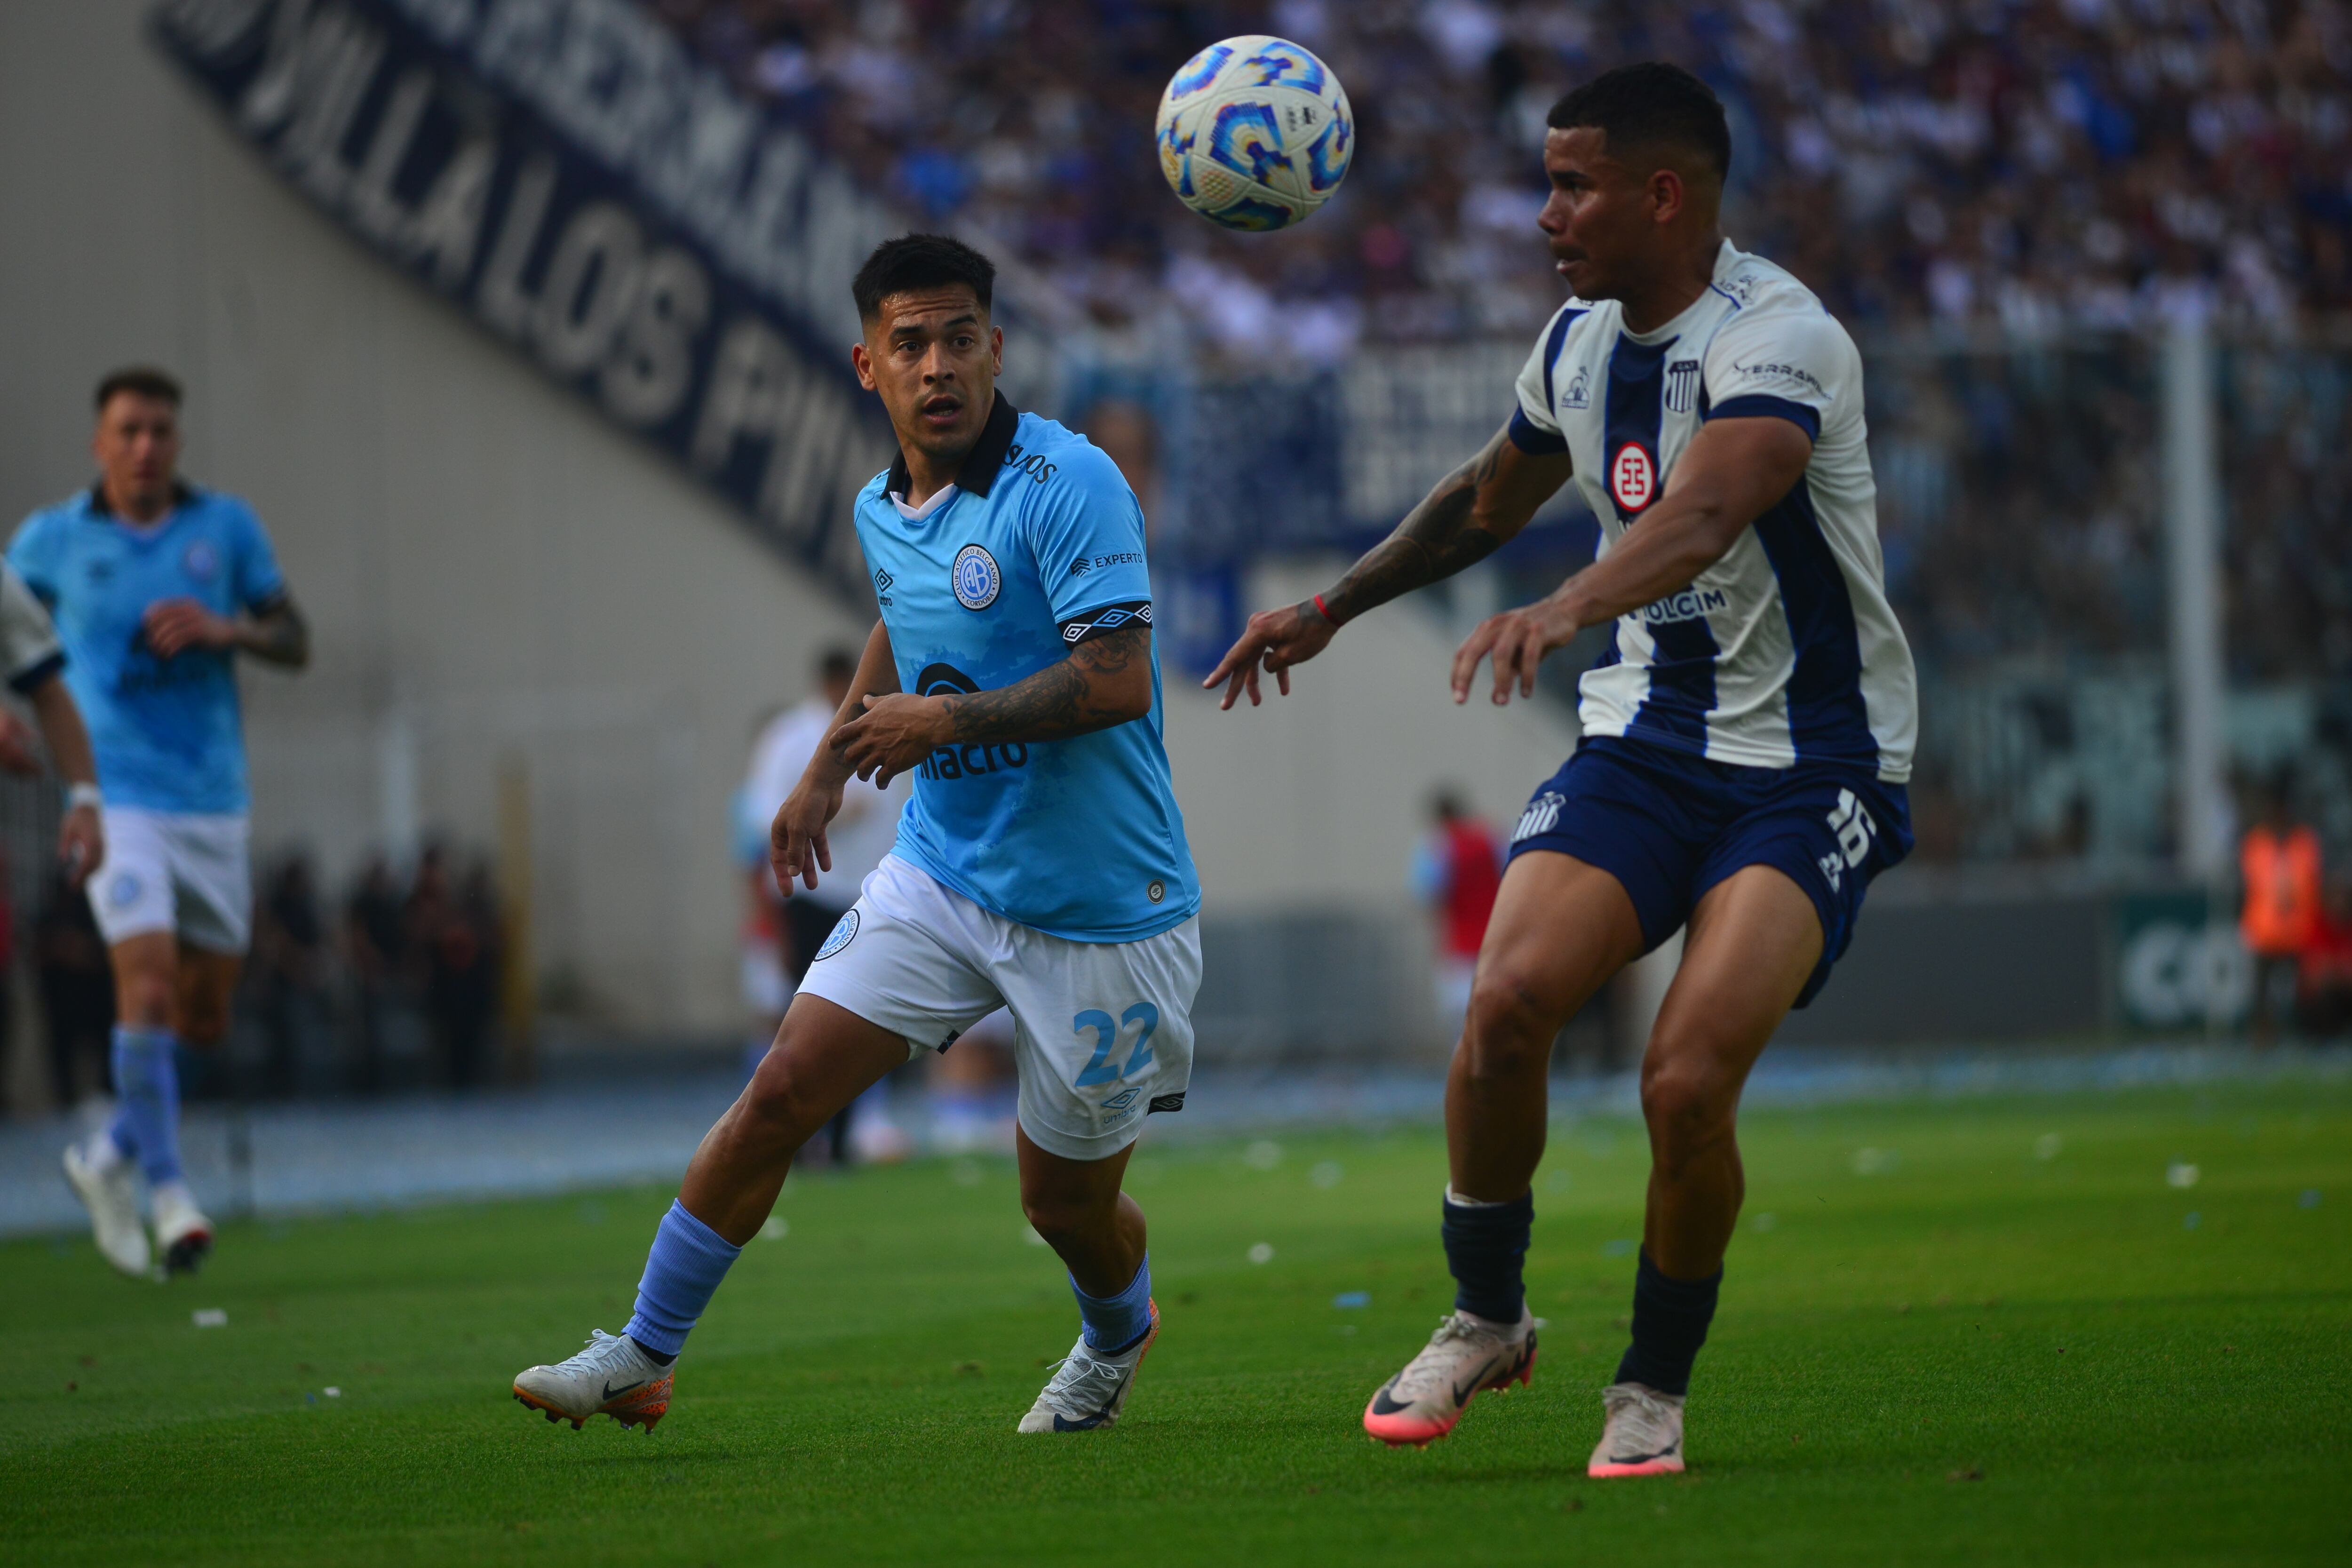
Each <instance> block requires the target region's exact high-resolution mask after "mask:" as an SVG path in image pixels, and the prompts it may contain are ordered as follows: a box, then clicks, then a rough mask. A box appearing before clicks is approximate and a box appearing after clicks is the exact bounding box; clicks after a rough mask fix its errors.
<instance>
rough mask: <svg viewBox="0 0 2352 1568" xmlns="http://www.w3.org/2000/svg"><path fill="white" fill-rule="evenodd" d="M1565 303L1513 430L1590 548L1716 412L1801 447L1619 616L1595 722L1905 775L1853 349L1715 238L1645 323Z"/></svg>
mask: <svg viewBox="0 0 2352 1568" xmlns="http://www.w3.org/2000/svg"><path fill="white" fill-rule="evenodd" d="M1623 316H1624V310H1623V307H1622V305H1621V304H1619V303H1618V302H1617V301H1616V300H1602V301H1601V302H1599V303H1597V304H1595V303H1588V302H1587V301H1585V300H1570V301H1569V302H1568V303H1567V304H1566V305H1564V306H1562V307H1561V308H1560V310H1559V314H1558V315H1556V316H1554V317H1553V318H1552V320H1551V323H1550V325H1549V327H1547V328H1546V329H1545V331H1544V334H1543V336H1542V337H1541V338H1540V339H1539V340H1538V342H1537V344H1536V349H1535V353H1533V354H1532V355H1530V356H1529V357H1528V363H1527V368H1526V369H1525V370H1523V371H1521V372H1520V373H1519V381H1518V394H1519V409H1518V412H1517V414H1516V415H1514V416H1513V417H1512V420H1511V438H1512V439H1513V440H1514V441H1515V442H1516V443H1517V445H1518V446H1519V447H1521V448H1522V449H1523V450H1527V451H1531V452H1558V451H1560V450H1563V449H1565V450H1566V451H1567V452H1568V453H1569V454H1570V457H1571V458H1573V459H1574V461H1575V464H1576V483H1577V486H1578V488H1579V489H1580V491H1581V492H1582V494H1583V497H1584V500H1585V501H1586V503H1587V504H1588V505H1590V506H1591V508H1592V512H1593V515H1594V516H1595V517H1598V518H1599V519H1600V520H1601V554H1602V555H1604V556H1605V555H1606V554H1608V552H1609V551H1610V549H1611V547H1612V546H1613V545H1614V544H1615V543H1616V542H1617V541H1618V540H1620V539H1622V537H1624V533H1625V531H1626V530H1627V529H1629V528H1632V527H1634V526H1635V525H1637V524H1638V523H1639V521H1640V520H1641V517H1642V514H1643V512H1644V511H1646V510H1649V508H1650V507H1651V505H1652V504H1653V503H1654V502H1655V501H1656V500H1657V499H1658V497H1659V496H1660V495H1662V494H1664V491H1665V488H1666V480H1667V479H1668V477H1669V476H1670V475H1671V474H1672V473H1673V472H1674V469H1675V463H1676V462H1678V461H1679V460H1680V459H1681V457H1682V454H1683V452H1684V450H1685V448H1686V447H1688V446H1689V445H1690V442H1691V438H1692V437H1695V436H1696V435H1697V434H1698V430H1699V427H1700V426H1702V425H1704V424H1706V422H1707V421H1708V420H1710V419H1726V418H1746V417H1757V416H1762V417H1775V418H1782V419H1787V420H1790V421H1791V422H1792V423H1794V424H1796V425H1798V426H1801V428H1802V429H1803V430H1804V432H1805V434H1806V435H1807V436H1808V437H1811V440H1812V443H1813V451H1812V458H1811V461H1810V462H1808V463H1807V465H1806V468H1805V473H1804V477H1803V478H1802V479H1800V480H1799V481H1798V482H1797V485H1796V487H1795V488H1794V489H1791V490H1790V492H1789V494H1788V495H1787V496H1786V497H1784V498H1783V499H1782V500H1780V501H1779V502H1777V503H1776V504H1774V505H1773V506H1771V507H1770V508H1769V509H1767V510H1766V511H1765V512H1764V514H1763V515H1762V516H1760V517H1759V518H1758V519H1757V520H1756V521H1755V522H1754V524H1753V525H1752V526H1750V527H1749V528H1748V529H1747V530H1745V531H1742V532H1741V534H1740V536H1739V538H1738V541H1737V542H1735V543H1734V544H1733V545H1732V547H1731V549H1730V550H1729V551H1728V552H1726V553H1725V555H1724V557H1723V558H1722V559H1721V560H1720V561H1717V563H1715V564H1713V565H1712V566H1709V567H1708V568H1707V569H1706V571H1704V572H1702V573H1700V574H1698V576H1697V578H1696V580H1694V581H1693V582H1692V584H1690V586H1689V587H1688V588H1685V589H1684V590H1682V591H1680V592H1678V593H1675V594H1670V595H1667V596H1666V597H1664V598H1662V599H1660V600H1658V601H1657V602H1656V603H1654V604H1651V605H1643V607H1642V608H1641V609H1638V610H1636V611H1634V612H1633V613H1632V614H1631V615H1627V616H1620V617H1619V618H1618V621H1617V628H1616V637H1615V639H1614V641H1613V642H1612V645H1611V647H1610V648H1609V650H1608V652H1606V653H1604V654H1603V655H1602V656H1601V660H1600V662H1598V663H1597V664H1595V665H1594V666H1593V668H1591V669H1590V670H1588V671H1587V672H1586V673H1585V675H1584V678H1583V680H1582V681H1581V683H1580V686H1579V691H1580V699H1581V700H1580V703H1579V713H1580V717H1581V719H1582V721H1583V726H1584V732H1585V733H1586V734H1588V735H1627V736H1632V737H1634V738H1636V739H1639V740H1643V741H1649V742H1656V743H1657V744H1660V745H1664V746H1670V747H1673V748H1675V750H1678V751H1684V752H1695V753H1696V754H1698V755H1700V756H1704V757H1706V758H1709V759H1711V760H1713V761H1716V762H1723V763H1739V764H1741V765H1744V766H1750V767H1774V768H1777V767H1788V766H1790V765H1792V764H1794V763H1798V762H1800V761H1826V762H1837V763H1850V764H1855V765H1860V766H1864V767H1868V768H1870V769H1872V770H1873V771H1874V773H1876V774H1877V776H1878V777H1880V778H1882V779H1885V780H1886V781H1888V782H1890V783H1901V782H1903V781H1904V780H1906V779H1907V778H1909V776H1910V773H1911V753H1912V750H1913V746H1914V744H1915V742H1916V734H1917V728H1918V694H1917V678H1916V674H1915V672H1914V670H1913V668H1912V663H1911V649H1910V645H1909V644H1908V643H1906V641H1905V640H1904V637H1903V628H1902V627H1901V626H1898V625H1897V624H1896V623H1895V611H1894V608H1893V606H1891V605H1889V604H1888V603H1887V599H1886V586H1885V566H1884V563H1883V562H1882V561H1881V558H1880V554H1879V546H1878V513H1877V489H1876V486H1875V484H1874V482H1873V480H1872V478H1871V471H1870V453H1869V451H1868V449H1867V447H1866V445H1865V437H1866V431H1865V428H1864V423H1863V406H1862V403H1863V399H1862V356H1861V355H1860V353H1858V352H1857V351H1856V350H1855V348H1854V346H1853V339H1852V338H1850V337H1848V336H1847V335H1846V331H1845V329H1844V328H1843V327H1842V326H1840V325H1839V324H1838V323H1837V321H1836V320H1835V319H1834V318H1832V316H1831V315H1830V313H1829V312H1828V311H1827V310H1824V309H1823V308H1822V302H1821V300H1818V299H1816V298H1815V297H1814V295H1813V294H1812V292H1811V290H1810V289H1807V288H1806V287H1805V286H1804V285H1803V284H1801V283H1800V282H1798V281H1797V280H1796V279H1794V278H1793V277H1791V276H1790V274H1789V273H1787V272H1786V271H1784V270H1782V269H1781V268H1779V267H1776V266H1774V265H1773V264H1772V263H1770V262H1769V261H1766V260H1764V259H1763V258H1760V257H1756V256H1750V255H1748V254H1746V253H1745V252H1742V251H1739V250H1737V249H1735V248H1733V247H1732V246H1731V244H1730V242H1729V241H1726V242H1725V243H1724V246H1723V248H1722V250H1721V251H1720V252H1719V253H1718V255H1717V259H1716V265H1715V278H1714V281H1713V283H1712V284H1711V285H1710V286H1709V287H1708V289H1707V290H1706V292H1705V293H1703V294H1701V295H1700V296H1699V298H1698V300H1696V302H1695V303H1693V304H1692V305H1691V306H1690V308H1689V309H1687V310H1684V311H1683V313H1682V314H1681V315H1679V316H1676V317H1675V319H1674V320H1673V321H1668V322H1666V323H1665V324H1664V326H1662V327H1659V328H1658V329H1657V330H1656V331H1649V332H1630V331H1625V329H1624V321H1623Z"/></svg>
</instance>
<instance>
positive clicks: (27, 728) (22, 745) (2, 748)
mask: <svg viewBox="0 0 2352 1568" xmlns="http://www.w3.org/2000/svg"><path fill="white" fill-rule="evenodd" d="M40 771H41V752H40V747H39V746H38V744H37V742H35V741H34V739H33V727H32V726H31V725H30V724H27V723H26V722H25V721H23V720H22V719H19V718H17V717H16V715H15V714H14V713H11V712H9V711H8V710H6V709H5V708H0V772H5V773H16V774H18V775H19V776H29V775H31V774H33V773H39V772H40Z"/></svg>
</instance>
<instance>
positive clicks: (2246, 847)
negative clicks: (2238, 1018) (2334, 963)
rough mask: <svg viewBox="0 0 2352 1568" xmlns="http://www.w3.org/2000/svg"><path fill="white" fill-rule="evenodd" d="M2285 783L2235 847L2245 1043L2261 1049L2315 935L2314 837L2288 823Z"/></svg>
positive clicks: (2289, 999)
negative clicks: (2250, 994)
mask: <svg viewBox="0 0 2352 1568" xmlns="http://www.w3.org/2000/svg"><path fill="white" fill-rule="evenodd" d="M2291 798H2292V797H2291V794H2290V789H2289V781H2288V780H2287V779H2286V778H2285V777H2284V776H2282V777H2280V778H2277V779H2274V780H2273V781H2272V784H2271V787H2270V789H2269V790H2268V792H2267V793H2266V795H2265V796H2264V799H2263V819H2262V820H2261V821H2260V822H2258V823H2256V824H2255V825H2254V826H2252V828H2251V829H2249V830H2248V831H2247V833H2246V836H2245V837H2244V838H2242V839H2241V840H2240V841H2239V844H2238V873H2239V877H2240V879H2241V880H2242V882H2243V883H2244V884H2245V898H2246V901H2245V904H2244V905H2243V907H2242V909H2241V910H2240V912H2239V916H2238V931H2239V933H2240V934H2241V935H2242V937H2243V938H2244V939H2245V943H2246V947H2247V950H2248V951H2249V952H2252V954H2253V957H2254V1017H2253V1037H2254V1040H2255V1043H2256V1044H2258V1045H2267V1044H2268V1043H2270V1041H2272V1040H2273V1039H2274V1038H2275V1037H2277V1035H2278V1028H2279V1019H2280V1018H2281V1017H2282V1016H2286V1017H2289V1018H2292V1016H2293V1015H2294V999H2295V994H2296V992H2297V990H2298V986H2299V982H2300V979H2301V971H2302V968H2303V959H2304V953H2305V950H2307V949H2308V948H2310V946H2311V945H2312V942H2313V939H2314V938H2315V936H2317V934H2318V931H2319V921H2320V910H2319V897H2320V874H2319V835H2317V834H2316V833H2314V832H2313V831H2312V830H2311V829H2310V828H2309V827H2308V826H2305V825H2304V824H2302V823H2298V822H2296V821H2295V820H2294V809H2293V806H2292V805H2291Z"/></svg>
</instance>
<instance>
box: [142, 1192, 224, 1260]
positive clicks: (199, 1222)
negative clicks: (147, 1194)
mask: <svg viewBox="0 0 2352 1568" xmlns="http://www.w3.org/2000/svg"><path fill="white" fill-rule="evenodd" d="M154 1200H155V1245H156V1246H157V1247H161V1248H162V1249H163V1272H164V1273H166V1274H194V1272H195V1271H196V1270H197V1268H200V1267H201V1266H202V1265H203V1263H204V1261H205V1258H207V1257H209V1256H211V1254H212V1250H213V1222H212V1221H210V1220H208V1219H206V1218H205V1215H204V1211H203V1210H202V1209H199V1208H198V1207H196V1200H195V1199H194V1198H193V1197H191V1196H190V1195H189V1194H188V1189H187V1187H186V1185H185V1184H183V1183H180V1182H166V1183H164V1184H163V1185H162V1186H160V1187H157V1188H156V1189H155V1192H154Z"/></svg>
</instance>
